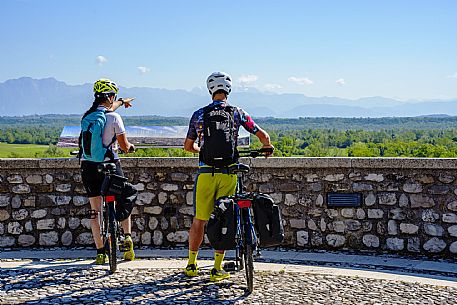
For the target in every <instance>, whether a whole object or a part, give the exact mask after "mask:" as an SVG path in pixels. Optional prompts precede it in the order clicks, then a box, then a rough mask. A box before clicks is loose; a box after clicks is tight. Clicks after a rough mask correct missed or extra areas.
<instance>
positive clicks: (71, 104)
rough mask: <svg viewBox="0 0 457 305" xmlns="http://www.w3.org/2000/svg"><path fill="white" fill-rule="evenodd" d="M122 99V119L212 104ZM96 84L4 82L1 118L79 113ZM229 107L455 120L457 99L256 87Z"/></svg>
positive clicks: (170, 97) (239, 93)
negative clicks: (126, 105)
mask: <svg viewBox="0 0 457 305" xmlns="http://www.w3.org/2000/svg"><path fill="white" fill-rule="evenodd" d="M121 96H123V97H136V101H135V102H134V103H135V104H134V107H132V108H131V109H128V110H120V111H122V114H123V115H161V116H185V117H188V116H190V114H191V113H192V112H193V111H194V110H196V109H197V108H199V107H201V106H204V105H206V104H208V103H209V102H210V98H209V95H208V93H207V91H206V89H202V88H195V89H193V90H192V91H186V90H168V89H158V88H144V87H133V88H124V87H121ZM92 100H93V97H92V84H84V85H76V86H73V85H67V84H66V83H64V82H62V81H58V80H56V79H54V78H44V79H32V78H30V77H22V78H19V79H11V80H7V81H5V82H3V83H0V116H22V115H30V114H79V113H82V112H84V111H85V110H86V109H88V108H89V107H90V105H91V104H92ZM229 102H231V103H233V104H235V105H237V106H240V107H242V108H244V109H245V110H246V111H248V112H250V113H251V114H252V115H253V116H255V117H289V118H296V117H405V116H446V115H449V116H455V115H457V98H456V99H453V100H426V101H408V102H401V101H397V100H395V99H389V98H384V97H366V98H361V99H357V100H350V99H343V98H338V97H308V96H305V95H302V94H287V93H284V94H275V93H268V92H262V91H258V90H256V89H254V88H243V89H242V90H241V89H240V90H235V92H233V93H232V94H231V95H230V98H229Z"/></svg>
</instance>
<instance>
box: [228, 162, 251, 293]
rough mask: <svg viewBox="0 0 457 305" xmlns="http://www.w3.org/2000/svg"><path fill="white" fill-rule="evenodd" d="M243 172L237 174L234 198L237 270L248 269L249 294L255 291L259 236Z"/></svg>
mask: <svg viewBox="0 0 457 305" xmlns="http://www.w3.org/2000/svg"><path fill="white" fill-rule="evenodd" d="M243 177H244V175H243V172H242V171H240V172H238V173H237V181H238V182H237V188H236V193H235V195H234V196H233V198H234V201H235V203H236V205H235V215H236V226H237V233H236V249H235V251H236V255H235V268H236V270H242V269H243V267H244V266H243V265H245V267H246V281H247V287H248V290H249V292H252V291H253V280H254V279H253V276H254V275H253V274H254V273H253V272H254V266H253V257H252V255H253V251H254V250H256V249H257V236H256V233H255V230H254V223H253V215H252V209H251V207H252V201H253V197H252V194H251V193H245V192H244V185H243Z"/></svg>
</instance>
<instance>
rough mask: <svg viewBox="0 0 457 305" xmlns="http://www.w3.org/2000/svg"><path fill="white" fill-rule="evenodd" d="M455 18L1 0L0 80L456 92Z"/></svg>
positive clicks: (404, 8) (440, 9)
mask: <svg viewBox="0 0 457 305" xmlns="http://www.w3.org/2000/svg"><path fill="white" fill-rule="evenodd" d="M456 17H457V1H454V0H447V1H446V0H442V1H441V0H440V1H431V0H430V1H419V0H414V1H413V0H410V1H407V0H402V1H400V0H396V1H390V0H383V1H362V0H360V1H343V0H335V1H330V0H322V1H307V0H302V1H298V0H297V1H288V0H283V1H257V0H251V1H241V0H232V1H214V0H213V1H184V0H183V1H170V0H169V1H146V0H144V1H116V0H114V1H88V0H80V1H75V0H66V1H57V0H56V1H51V0H39V1H38V0H2V1H0V39H1V44H2V48H1V51H0V82H3V81H5V80H7V79H11V78H18V77H21V76H31V77H34V78H44V77H55V78H57V79H58V80H62V81H65V82H66V83H68V84H82V83H88V82H93V81H94V80H95V79H97V78H99V77H109V78H111V79H113V80H115V81H117V82H118V83H120V84H121V85H123V86H126V87H133V86H146V87H158V88H168V89H186V90H191V89H192V88H194V87H197V86H204V85H205V80H206V77H207V75H208V74H210V73H211V72H213V71H216V70H222V71H226V72H228V73H229V74H231V75H232V77H233V79H234V80H235V83H236V85H237V86H245V87H255V88H257V89H259V90H264V91H272V92H278V93H281V92H295V93H302V94H305V95H308V96H338V97H345V98H360V97H366V96H384V97H394V98H398V99H428V98H439V99H448V98H456V97H457V18H456ZM239 89H240V88H239ZM239 89H238V90H239Z"/></svg>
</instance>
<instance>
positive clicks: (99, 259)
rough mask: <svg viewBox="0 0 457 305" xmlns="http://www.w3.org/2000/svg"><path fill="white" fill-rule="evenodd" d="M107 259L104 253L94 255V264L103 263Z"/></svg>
mask: <svg viewBox="0 0 457 305" xmlns="http://www.w3.org/2000/svg"><path fill="white" fill-rule="evenodd" d="M107 260H108V255H106V254H97V256H96V257H95V265H103V264H105V262H106V261H107Z"/></svg>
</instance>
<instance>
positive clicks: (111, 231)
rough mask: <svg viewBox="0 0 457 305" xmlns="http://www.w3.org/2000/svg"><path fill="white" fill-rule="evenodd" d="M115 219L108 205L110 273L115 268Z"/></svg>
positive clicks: (114, 270)
mask: <svg viewBox="0 0 457 305" xmlns="http://www.w3.org/2000/svg"><path fill="white" fill-rule="evenodd" d="M116 225H117V224H116V219H115V217H114V210H113V208H112V206H109V222H108V228H109V229H108V230H109V231H108V233H109V234H108V248H109V249H108V251H109V254H108V260H109V270H110V272H111V273H114V272H116V270H117V236H116Z"/></svg>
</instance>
